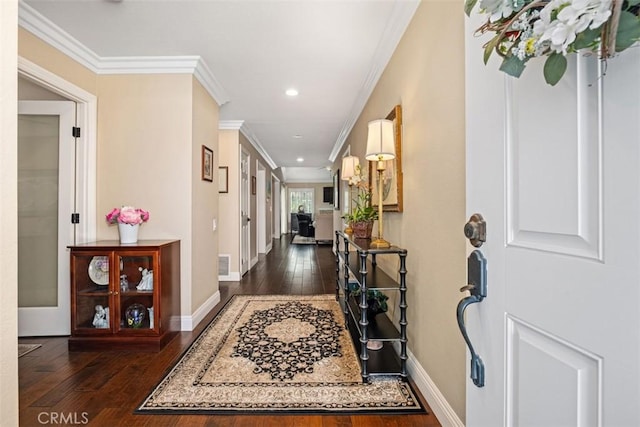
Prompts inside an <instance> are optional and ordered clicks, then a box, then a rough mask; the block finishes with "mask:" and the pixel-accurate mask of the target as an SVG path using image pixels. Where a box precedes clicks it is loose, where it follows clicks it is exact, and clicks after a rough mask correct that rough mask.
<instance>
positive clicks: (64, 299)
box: [18, 101, 75, 336]
mask: <svg viewBox="0 0 640 427" xmlns="http://www.w3.org/2000/svg"><path fill="white" fill-rule="evenodd" d="M18 113H19V116H18V335H19V336H43V335H69V333H70V323H71V322H70V313H71V311H70V294H69V282H70V278H69V256H68V252H67V249H66V246H67V245H69V244H72V243H73V224H71V213H73V212H74V172H75V148H74V144H75V142H74V138H73V136H72V127H73V126H74V125H75V103H74V102H70V101H20V102H19V105H18Z"/></svg>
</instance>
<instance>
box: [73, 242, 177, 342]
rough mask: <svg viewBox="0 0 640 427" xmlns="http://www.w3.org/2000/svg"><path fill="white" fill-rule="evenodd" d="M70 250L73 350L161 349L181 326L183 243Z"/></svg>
mask: <svg viewBox="0 0 640 427" xmlns="http://www.w3.org/2000/svg"><path fill="white" fill-rule="evenodd" d="M69 248H70V249H71V337H70V338H69V350H85V349H93V350H100V349H104V350H112V349H127V350H147V351H158V350H160V349H161V348H162V347H163V346H164V345H165V344H166V343H167V342H169V341H170V340H171V338H173V337H174V336H175V334H176V333H177V331H178V330H179V329H180V242H179V241H177V240H171V241H162V240H144V241H140V242H138V243H135V244H120V243H119V242H118V241H99V242H94V243H86V244H81V245H75V246H69Z"/></svg>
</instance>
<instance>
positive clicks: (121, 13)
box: [20, 0, 419, 182]
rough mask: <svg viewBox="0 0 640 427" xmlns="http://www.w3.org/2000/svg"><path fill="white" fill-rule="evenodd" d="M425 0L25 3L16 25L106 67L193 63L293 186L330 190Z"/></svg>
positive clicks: (224, 112) (226, 115)
mask: <svg viewBox="0 0 640 427" xmlns="http://www.w3.org/2000/svg"><path fill="white" fill-rule="evenodd" d="M418 2H419V0H358V1H356V0H296V1H292V0H290V1H284V0H261V1H260V0H254V1H248V0H224V1H223V0H121V1H117V0H23V3H22V4H21V7H20V24H21V25H22V26H24V27H25V28H27V29H33V27H35V26H37V27H38V28H39V29H40V30H39V31H43V30H42V28H48V29H45V30H44V32H52V30H51V29H53V30H54V31H53V32H55V31H57V32H59V33H60V29H62V30H63V31H62V34H64V33H65V32H66V33H68V34H64V37H63V39H64V41H65V44H67V45H71V46H72V48H73V49H76V50H78V49H77V46H75V47H74V44H76V43H78V42H79V44H80V46H81V47H82V49H84V50H86V52H88V54H87V53H86V52H85V56H86V55H89V56H90V57H94V58H98V59H99V61H100V63H101V64H103V65H104V64H110V63H124V62H129V63H133V62H136V61H138V62H139V63H150V62H153V63H159V64H162V63H166V61H169V60H171V58H179V59H185V58H186V59H192V58H196V59H197V61H198V63H199V64H200V65H199V68H200V69H201V70H202V69H204V70H205V73H204V75H205V77H204V78H203V81H206V82H208V83H209V85H206V86H207V87H208V88H210V93H212V96H214V98H215V99H216V100H217V101H218V103H219V104H222V105H221V108H220V120H221V121H225V122H228V123H233V124H234V126H236V128H237V127H238V126H239V127H240V129H241V131H242V132H243V133H244V134H245V135H246V136H247V137H248V138H249V140H250V141H252V143H254V145H256V146H257V147H258V148H259V149H260V150H261V151H262V152H263V154H264V155H265V157H266V158H267V161H268V162H269V163H270V166H271V167H283V170H284V172H285V180H287V181H305V180H308V181H324V182H330V181H331V176H330V173H329V172H328V171H327V170H326V169H325V168H326V167H327V166H329V165H330V164H331V163H332V161H333V160H334V159H335V157H336V156H337V154H338V151H339V149H340V147H341V146H342V144H343V142H344V140H345V138H346V136H347V135H348V133H349V131H350V130H351V127H352V126H353V124H354V123H355V121H356V120H357V118H358V116H359V114H360V112H361V111H362V108H363V106H364V104H365V103H366V101H367V99H368V97H369V95H370V94H371V91H372V90H373V87H374V86H375V84H376V82H377V80H378V78H379V77H380V74H381V73H382V71H383V70H384V67H385V66H386V64H387V62H388V60H389V58H390V57H391V54H392V53H393V51H394V50H395V47H396V45H397V43H398V41H399V40H400V38H401V36H402V34H403V33H404V30H405V28H406V26H407V25H408V23H409V21H410V20H411V17H412V16H413V14H414V12H415V9H416V7H417V5H418ZM24 3H26V6H25V4H24ZM48 21H50V22H48ZM43 23H44V24H45V25H43ZM52 24H53V25H52ZM39 35H40V36H42V35H43V34H39ZM47 37H49V35H47ZM58 39H60V37H58ZM149 57H155V58H149ZM169 57H171V58H169ZM151 60H153V61H151ZM291 87H294V88H296V89H297V90H298V91H299V95H298V96H297V97H295V98H291V97H288V96H286V95H285V90H286V89H289V88H291ZM294 135H299V137H294ZM298 157H302V158H304V162H303V163H299V162H297V161H296V159H297V158H298Z"/></svg>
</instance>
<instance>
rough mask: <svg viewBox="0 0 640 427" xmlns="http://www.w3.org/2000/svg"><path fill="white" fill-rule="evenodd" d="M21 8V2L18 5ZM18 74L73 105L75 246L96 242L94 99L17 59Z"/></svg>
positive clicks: (95, 113)
mask: <svg viewBox="0 0 640 427" xmlns="http://www.w3.org/2000/svg"><path fill="white" fill-rule="evenodd" d="M20 4H21V5H22V3H20ZM18 74H19V75H21V76H22V77H24V78H26V79H28V80H30V81H32V82H34V83H36V84H37V85H39V86H42V87H44V88H45V89H47V90H49V91H51V92H54V93H57V94H58V95H60V96H62V97H64V98H67V99H69V100H71V101H75V102H76V103H77V107H78V111H77V119H78V123H77V124H78V126H79V127H80V128H81V132H80V138H79V139H78V143H77V144H78V153H77V155H78V158H77V160H76V172H77V177H76V183H77V185H78V188H77V189H76V194H77V197H78V199H77V205H76V208H77V211H78V212H80V214H81V218H80V224H79V225H78V226H77V229H76V230H77V235H76V243H85V242H90V241H94V240H95V239H96V227H97V224H96V162H97V160H96V153H97V148H96V147H97V128H98V126H97V121H98V99H97V97H96V96H95V95H93V94H92V93H89V92H87V91H85V90H84V89H82V88H80V87H78V86H76V85H74V84H73V83H70V82H68V81H66V80H64V79H63V78H61V77H59V76H57V75H55V74H53V73H51V72H50V71H48V70H46V69H44V68H42V67H40V66H39V65H36V64H34V63H33V62H31V61H29V60H27V59H25V58H22V57H20V56H19V57H18Z"/></svg>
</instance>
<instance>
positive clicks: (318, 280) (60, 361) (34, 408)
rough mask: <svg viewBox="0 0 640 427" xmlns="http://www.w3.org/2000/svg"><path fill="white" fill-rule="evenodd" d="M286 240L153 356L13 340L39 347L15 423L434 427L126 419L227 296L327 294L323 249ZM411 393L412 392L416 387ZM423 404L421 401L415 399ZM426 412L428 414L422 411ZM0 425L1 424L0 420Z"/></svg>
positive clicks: (335, 418) (330, 268)
mask: <svg viewBox="0 0 640 427" xmlns="http://www.w3.org/2000/svg"><path fill="white" fill-rule="evenodd" d="M289 240H290V236H283V237H282V238H281V239H280V240H279V241H278V240H274V245H273V249H272V250H271V252H270V253H269V254H268V255H266V256H261V257H260V260H259V262H258V264H256V266H255V267H254V268H253V269H251V270H250V271H249V272H248V273H247V274H246V275H245V276H244V277H243V279H242V281H240V282H221V283H220V294H221V302H220V304H218V305H217V306H216V307H215V308H214V309H213V310H212V312H211V313H209V314H208V315H207V317H206V318H205V319H204V321H203V322H201V324H200V325H198V327H197V328H196V329H195V330H194V331H191V332H181V333H179V334H178V335H177V336H176V338H175V339H173V340H172V341H171V342H170V343H169V344H168V345H167V346H166V347H165V348H164V349H163V350H162V351H160V352H158V353H135V352H128V351H112V352H69V351H68V350H67V338H66V337H53V338H48V337H47V338H42V337H37V338H21V339H20V342H21V343H40V344H42V347H41V348H39V349H37V350H35V351H33V352H31V353H29V354H27V355H25V356H23V357H21V358H20V359H19V379H20V425H21V426H28V427H31V426H38V425H92V426H225V427H227V426H239V427H244V426H278V427H289V426H304V427H313V426H318V427H320V426H323V427H325V426H341V427H347V426H363V427H364V426H367V427H370V426H407V427H409V426H416V427H418V426H420V427H422V426H439V425H440V423H439V422H438V420H437V419H436V417H435V416H434V415H433V414H431V413H430V414H428V415H278V414H275V415H216V416H207V415H134V414H133V411H134V409H135V408H136V406H137V405H138V404H139V403H140V402H141V401H142V399H144V397H145V396H146V395H147V393H149V391H150V390H151V389H152V388H153V387H154V386H155V385H156V384H157V383H158V382H159V381H160V379H161V378H162V377H163V375H164V374H165V372H166V370H167V369H168V368H169V367H171V366H172V364H173V362H175V361H176V360H177V358H179V356H180V355H181V354H182V352H183V351H184V350H185V349H186V348H187V347H188V346H189V344H191V342H192V341H193V340H194V339H195V338H196V337H197V336H198V334H199V333H200V332H201V331H202V330H203V328H204V327H205V326H206V325H207V324H208V323H209V322H210V321H211V320H212V319H213V318H214V316H215V315H216V314H217V312H218V311H219V310H220V309H221V308H222V306H224V304H225V303H226V302H227V301H228V300H229V298H231V296H232V295H234V294H297V295H304V294H318V293H332V294H333V293H335V258H334V255H333V253H332V251H331V246H329V245H326V246H315V245H290V244H289ZM416 390H417V389H416ZM423 404H424V405H425V406H426V402H424V400H423ZM429 412H431V411H430V410H429ZM0 424H1V423H0Z"/></svg>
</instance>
